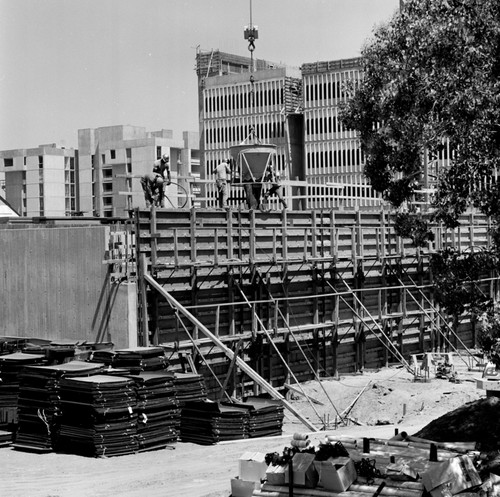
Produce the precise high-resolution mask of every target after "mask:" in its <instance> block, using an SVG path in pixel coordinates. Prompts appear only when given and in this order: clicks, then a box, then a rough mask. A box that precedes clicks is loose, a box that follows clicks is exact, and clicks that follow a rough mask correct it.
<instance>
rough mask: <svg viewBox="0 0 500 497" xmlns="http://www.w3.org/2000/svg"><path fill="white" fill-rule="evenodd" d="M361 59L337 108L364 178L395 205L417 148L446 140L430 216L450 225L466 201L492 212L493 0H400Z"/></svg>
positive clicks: (499, 17) (499, 209) (407, 189)
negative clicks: (352, 85)
mask: <svg viewBox="0 0 500 497" xmlns="http://www.w3.org/2000/svg"><path fill="white" fill-rule="evenodd" d="M362 61H363V69H364V79H363V81H362V83H361V85H360V87H359V88H357V89H356V91H355V92H353V95H352V98H351V99H350V100H349V101H348V103H347V104H346V105H345V107H344V108H343V110H342V116H341V117H342V120H343V122H344V124H345V125H346V126H347V127H349V128H351V129H355V130H357V131H358V132H359V136H360V141H361V147H362V149H363V151H364V153H365V156H366V165H365V175H366V176H367V178H368V179H369V181H370V183H371V185H372V187H373V188H374V189H375V190H377V191H379V192H381V193H382V194H383V196H384V198H386V199H387V200H388V201H389V202H391V203H392V204H393V205H394V206H396V207H397V206H400V205H401V204H402V203H403V202H404V201H405V200H407V199H409V198H410V197H411V196H412V195H413V193H414V190H415V186H416V184H415V180H416V179H417V180H419V179H421V177H422V174H423V166H422V164H423V154H424V151H425V153H428V154H429V156H430V157H431V159H432V158H435V157H437V156H438V154H439V152H440V151H442V150H443V147H444V144H445V143H446V141H448V142H449V144H450V149H451V150H452V156H451V167H449V168H447V169H445V170H442V171H440V174H439V178H438V184H437V193H436V197H435V200H434V208H435V210H434V216H435V218H436V219H437V220H441V221H443V222H444V224H445V225H446V226H448V227H454V226H456V225H457V224H458V217H459V215H460V214H461V213H462V212H464V211H465V210H466V209H467V208H468V207H469V206H474V207H476V208H478V209H480V210H481V211H482V212H484V213H485V214H487V215H489V216H492V217H493V219H494V220H496V221H498V220H500V183H498V182H497V181H496V179H495V178H494V175H493V171H494V170H495V168H497V167H498V166H499V163H500V162H499V161H500V154H499V151H500V150H499V149H500V2H497V1H496V0H491V1H488V0H439V1H437V0H407V1H406V2H405V4H404V7H403V8H402V10H401V11H400V12H399V13H397V14H395V15H394V17H393V18H392V19H391V20H390V21H389V22H388V23H386V24H385V25H382V26H381V27H379V28H378V29H377V30H376V31H375V33H374V37H373V39H372V40H370V42H368V43H367V44H366V45H365V47H364V48H363V50H362ZM481 184H483V185H486V186H487V187H486V188H481V187H480V185H481Z"/></svg>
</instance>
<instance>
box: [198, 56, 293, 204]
mask: <svg viewBox="0 0 500 497" xmlns="http://www.w3.org/2000/svg"><path fill="white" fill-rule="evenodd" d="M251 64H252V61H251V59H250V58H247V57H240V56H236V55H230V54H225V53H223V52H219V51H212V52H201V51H200V52H198V54H197V75H198V88H199V95H198V102H199V116H200V117H199V124H200V153H201V154H202V163H203V167H202V170H201V174H202V179H204V180H205V181H206V183H205V186H206V201H207V202H206V205H207V206H215V205H217V203H216V197H217V195H216V192H215V185H214V183H213V181H212V171H213V169H214V168H215V167H216V166H217V164H218V163H219V162H220V161H221V160H222V159H224V158H226V157H228V156H229V148H230V147H231V146H234V145H238V144H240V143H242V142H244V141H245V140H248V141H249V143H255V140H260V141H262V142H264V143H272V144H274V145H276V146H277V148H276V159H275V165H276V166H277V169H278V171H279V172H280V173H281V175H282V177H284V178H287V179H289V178H295V177H299V176H301V171H302V152H301V150H300V143H301V137H300V135H301V132H302V126H301V121H302V119H301V117H300V119H299V121H298V122H297V121H296V120H295V119H294V116H295V114H296V113H297V112H298V110H299V107H300V105H301V80H300V71H299V70H298V69H294V68H289V67H285V66H280V65H278V64H273V63H271V62H266V61H263V60H257V61H256V62H255V64H254V66H255V68H254V67H252V65H251ZM254 69H255V70H254ZM252 130H253V133H252ZM291 144H292V145H291ZM297 146H298V147H299V150H297ZM292 158H294V159H295V160H292ZM243 200H244V196H243V192H242V189H241V188H235V187H233V189H232V192H231V196H230V204H232V205H233V206H237V205H239V204H240V203H241V202H243Z"/></svg>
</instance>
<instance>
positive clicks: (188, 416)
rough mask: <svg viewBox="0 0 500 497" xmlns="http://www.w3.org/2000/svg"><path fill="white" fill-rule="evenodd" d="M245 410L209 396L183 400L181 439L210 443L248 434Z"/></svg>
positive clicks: (246, 411)
mask: <svg viewBox="0 0 500 497" xmlns="http://www.w3.org/2000/svg"><path fill="white" fill-rule="evenodd" d="M247 423H248V410H247V409H245V408H241V407H235V406H233V404H226V405H225V404H221V403H220V402H213V401H211V400H202V401H190V402H186V403H185V405H184V407H183V408H182V412H181V434H180V438H181V440H182V441H183V442H192V443H197V444H202V445H210V444H215V443H218V442H223V441H227V440H239V439H241V438H247Z"/></svg>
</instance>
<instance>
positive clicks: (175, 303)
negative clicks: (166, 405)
mask: <svg viewBox="0 0 500 497" xmlns="http://www.w3.org/2000/svg"><path fill="white" fill-rule="evenodd" d="M144 280H145V281H146V282H147V283H149V284H150V285H151V287H153V288H154V289H155V290H156V291H157V292H159V293H160V294H161V295H163V297H165V299H166V300H167V301H168V303H169V304H170V305H171V306H172V307H174V308H175V309H177V310H178V311H179V312H180V313H182V314H183V315H184V316H185V317H186V318H187V319H189V320H190V321H191V322H192V323H193V324H194V325H196V326H197V327H198V329H199V330H200V331H201V332H202V333H203V334H204V335H205V336H207V337H208V338H209V339H210V340H211V341H212V342H213V343H215V344H216V345H217V346H218V347H219V348H220V349H221V350H222V351H223V352H224V354H226V356H227V357H229V359H231V360H232V359H233V357H235V354H234V352H233V351H232V350H231V349H230V348H229V347H227V346H226V345H225V344H224V343H223V342H221V340H219V339H218V338H217V337H216V336H215V335H214V334H213V333H212V332H211V331H210V330H209V329H208V328H207V327H206V326H205V325H204V324H203V323H202V322H201V321H199V320H198V319H197V318H195V317H194V316H193V315H192V314H191V313H190V312H189V311H188V310H187V309H186V308H185V307H184V306H183V305H182V304H180V303H179V302H178V301H177V300H176V299H175V298H174V297H173V296H172V295H170V293H168V292H167V291H166V290H165V289H164V288H163V287H162V286H161V285H160V284H159V283H158V282H157V281H156V280H155V279H154V278H152V277H151V275H149V274H144ZM236 364H237V365H238V367H239V368H240V369H241V370H242V371H243V372H244V373H245V374H247V375H248V376H249V377H250V378H251V379H252V380H253V381H255V382H256V383H257V384H258V385H260V386H261V387H262V388H263V389H264V390H265V391H266V392H267V393H269V395H271V397H273V398H274V399H276V400H279V401H281V402H282V404H283V405H284V406H285V407H286V408H287V409H288V410H289V411H290V412H291V413H292V414H293V415H294V416H295V417H296V418H297V419H299V420H300V421H301V422H302V423H303V424H304V425H305V426H307V427H308V428H309V429H310V430H313V431H319V429H318V428H316V427H315V426H314V425H313V424H312V423H311V422H310V421H309V420H308V419H307V418H305V417H304V416H303V415H302V414H300V412H299V411H297V410H296V409H295V408H294V407H293V406H292V405H291V404H290V403H289V402H288V401H287V400H286V399H285V398H284V397H283V395H281V394H280V393H279V392H278V391H277V390H276V389H275V388H274V387H273V386H272V385H270V384H269V383H268V382H267V381H266V380H265V379H264V378H262V376H260V375H259V374H257V373H256V372H255V371H254V370H253V369H252V368H251V367H250V366H249V365H248V364H247V363H246V362H245V361H243V359H241V358H240V357H238V356H236Z"/></svg>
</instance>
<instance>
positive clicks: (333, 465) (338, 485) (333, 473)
mask: <svg viewBox="0 0 500 497" xmlns="http://www.w3.org/2000/svg"><path fill="white" fill-rule="evenodd" d="M314 466H315V467H316V471H317V472H318V477H319V483H318V484H319V485H320V486H321V487H323V488H326V489H328V490H333V491H334V492H345V491H346V490H347V489H348V488H349V487H350V486H351V485H352V483H353V482H354V481H355V480H356V478H357V476H358V475H357V473H356V468H355V467H354V462H353V460H352V459H351V458H350V457H330V458H329V459H327V460H326V461H314Z"/></svg>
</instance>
